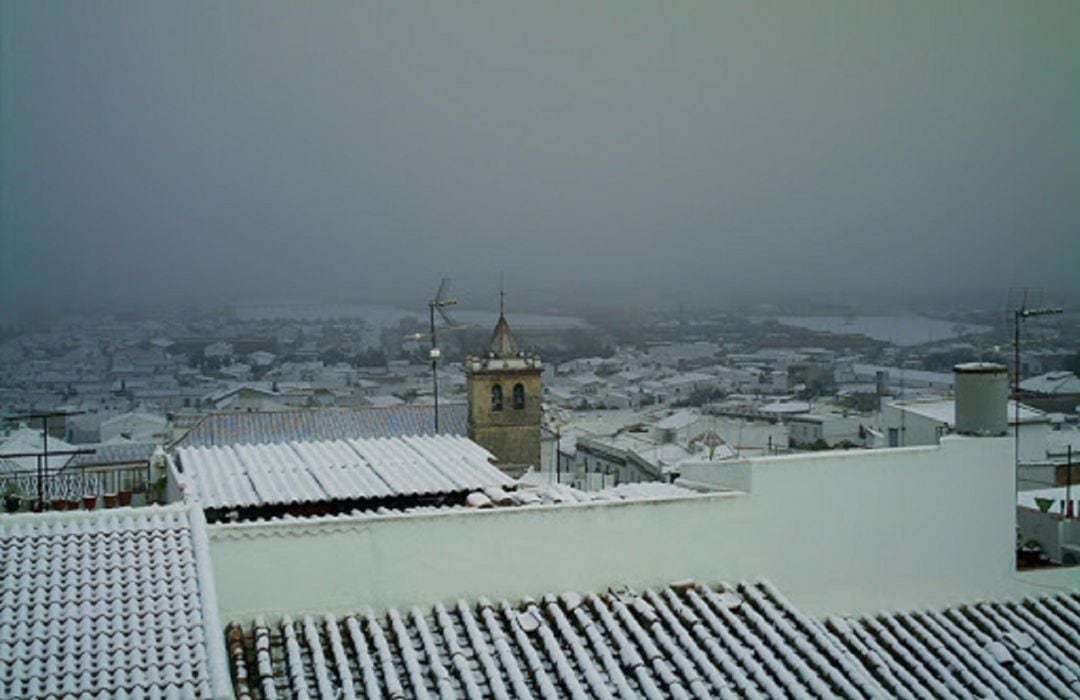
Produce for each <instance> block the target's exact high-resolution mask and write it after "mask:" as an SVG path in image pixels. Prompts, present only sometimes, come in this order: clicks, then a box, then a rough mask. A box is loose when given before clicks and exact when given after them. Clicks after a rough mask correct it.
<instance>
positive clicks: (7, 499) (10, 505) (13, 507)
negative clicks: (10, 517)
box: [4, 496, 22, 513]
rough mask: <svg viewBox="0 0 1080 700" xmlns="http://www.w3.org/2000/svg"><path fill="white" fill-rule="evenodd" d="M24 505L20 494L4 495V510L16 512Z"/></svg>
mask: <svg viewBox="0 0 1080 700" xmlns="http://www.w3.org/2000/svg"><path fill="white" fill-rule="evenodd" d="M21 505H22V499H20V498H19V497H18V496H4V510H6V511H7V512H9V513H14V512H15V511H17V510H18V509H19V506H21Z"/></svg>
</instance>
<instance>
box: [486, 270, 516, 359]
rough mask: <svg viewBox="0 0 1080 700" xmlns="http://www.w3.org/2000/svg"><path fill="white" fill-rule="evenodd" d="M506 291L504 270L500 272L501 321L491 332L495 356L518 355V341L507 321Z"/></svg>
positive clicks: (492, 351)
mask: <svg viewBox="0 0 1080 700" xmlns="http://www.w3.org/2000/svg"><path fill="white" fill-rule="evenodd" d="M505 306H506V292H504V291H503V285H502V272H500V273H499V321H498V323H496V324H495V330H494V331H492V332H491V354H492V355H494V356H495V357H501V358H508V357H517V354H518V348H517V341H516V340H514V334H513V333H512V332H510V324H509V323H507V322H506V314H505Z"/></svg>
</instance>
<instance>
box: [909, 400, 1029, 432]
mask: <svg viewBox="0 0 1080 700" xmlns="http://www.w3.org/2000/svg"><path fill="white" fill-rule="evenodd" d="M892 405H893V406H895V407H896V408H898V409H900V410H903V411H908V412H910V413H915V414H917V415H920V416H925V417H926V418H930V419H931V420H935V421H938V422H939V423H944V424H946V425H950V426H951V425H953V424H954V423H955V421H956V401H954V400H953V399H940V400H936V401H935V400H931V401H897V402H894V403H893V404H892ZM1008 420H1009V425H1016V402H1015V401H1009V405H1008ZM1048 420H1049V418H1047V416H1046V414H1045V413H1043V412H1042V411H1040V410H1038V409H1034V408H1030V407H1028V406H1025V405H1024V404H1020V423H1022V424H1023V423H1041V422H1046V421H1048Z"/></svg>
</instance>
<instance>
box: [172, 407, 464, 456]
mask: <svg viewBox="0 0 1080 700" xmlns="http://www.w3.org/2000/svg"><path fill="white" fill-rule="evenodd" d="M467 416H468V408H467V407H466V406H465V405H464V404H447V405H443V404H442V403H440V405H439V432H440V433H441V434H443V435H465V433H466V419H467ZM434 425H435V420H434V410H433V409H432V408H431V407H430V406H389V407H382V408H380V407H372V406H366V407H360V408H336V407H335V408H313V409H297V410H292V411H234V412H229V413H213V414H210V415H208V416H206V417H205V418H204V419H202V420H201V421H200V422H199V423H198V425H196V426H195V427H194V428H192V429H191V430H190V431H189V432H188V433H187V434H186V435H185V436H184V437H183V438H182V439H181V440H180V441H179V443H177V444H178V446H181V447H188V446H192V447H194V446H211V445H234V444H241V443H250V444H255V443H277V442H290V441H296V440H344V439H349V438H374V437H398V436H401V435H421V434H425V433H431V432H433V430H434Z"/></svg>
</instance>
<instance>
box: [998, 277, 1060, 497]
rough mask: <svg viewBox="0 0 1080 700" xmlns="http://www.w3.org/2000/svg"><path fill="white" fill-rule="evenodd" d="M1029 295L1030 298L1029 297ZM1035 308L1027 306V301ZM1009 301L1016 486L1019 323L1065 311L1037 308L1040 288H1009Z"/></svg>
mask: <svg viewBox="0 0 1080 700" xmlns="http://www.w3.org/2000/svg"><path fill="white" fill-rule="evenodd" d="M1029 297H1030V298H1029ZM1029 301H1031V303H1032V306H1033V307H1036V308H1028V302H1029ZM1009 302H1010V304H1009V305H1010V306H1011V307H1012V313H1013V391H1012V399H1013V418H1014V425H1013V443H1014V447H1015V451H1016V455H1015V457H1016V464H1015V468H1016V486H1017V488H1018V489H1019V487H1020V323H1021V322H1022V321H1024V320H1025V319H1028V318H1031V317H1033V316H1050V315H1053V314H1061V313H1065V310H1064V309H1060V308H1056V309H1052V308H1045V307H1043V308H1038V307H1039V305H1040V304H1041V303H1042V290H1041V289H1032V288H1030V287H1021V288H1018V289H1010V290H1009Z"/></svg>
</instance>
